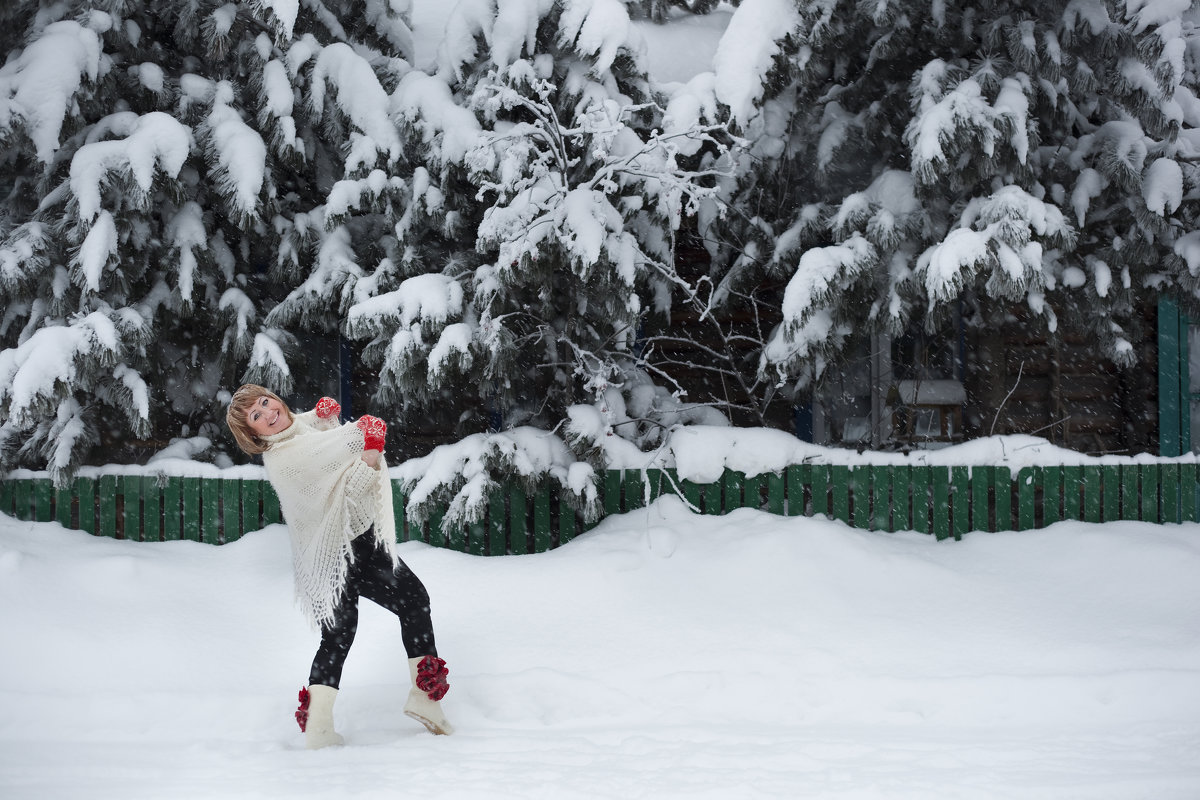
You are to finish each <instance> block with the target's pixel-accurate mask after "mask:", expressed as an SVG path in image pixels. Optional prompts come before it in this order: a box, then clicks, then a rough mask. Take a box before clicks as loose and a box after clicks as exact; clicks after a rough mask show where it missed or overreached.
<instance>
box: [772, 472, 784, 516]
mask: <svg viewBox="0 0 1200 800" xmlns="http://www.w3.org/2000/svg"><path fill="white" fill-rule="evenodd" d="M785 509H787V483H786V482H785V481H784V476H783V473H779V472H772V473H771V474H769V475H767V511H769V512H770V513H772V514H776V515H778V516H781V517H782V516H783V515H784V512H785Z"/></svg>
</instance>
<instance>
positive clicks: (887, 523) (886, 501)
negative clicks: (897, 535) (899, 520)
mask: <svg viewBox="0 0 1200 800" xmlns="http://www.w3.org/2000/svg"><path fill="white" fill-rule="evenodd" d="M869 469H870V470H871V508H872V510H873V511H874V514H873V515H872V517H871V529H872V530H877V531H890V530H892V513H891V512H892V468H891V467H884V466H873V467H870V468H869Z"/></svg>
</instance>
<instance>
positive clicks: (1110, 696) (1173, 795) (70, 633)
mask: <svg viewBox="0 0 1200 800" xmlns="http://www.w3.org/2000/svg"><path fill="white" fill-rule="evenodd" d="M402 554H403V556H404V558H405V559H406V560H407V561H408V562H409V563H410V565H411V566H413V568H414V569H415V570H416V571H417V573H418V574H419V575H421V576H422V578H423V579H424V580H425V582H426V584H427V585H428V586H429V588H430V590H431V593H432V595H433V598H434V618H435V622H436V624H437V628H438V636H439V649H440V650H441V653H442V655H443V656H444V657H445V658H446V659H447V661H448V662H449V665H450V669H451V675H450V677H451V687H452V688H451V693H450V694H449V696H448V697H447V699H446V701H445V702H446V706H447V711H448V714H449V715H450V717H451V719H452V721H453V722H454V723H455V725H456V726H457V728H458V733H457V734H456V735H454V736H452V737H447V738H442V737H437V738H435V737H432V736H429V735H428V734H427V733H425V732H424V729H423V728H420V727H419V726H418V725H416V724H415V723H413V722H412V721H411V720H409V719H407V718H406V717H404V716H402V715H401V713H400V708H401V706H402V704H403V700H404V695H405V692H406V689H407V687H406V685H405V683H406V679H407V678H406V675H405V665H404V653H403V651H402V648H401V646H400V642H399V637H398V635H397V632H396V629H395V627H394V626H395V622H394V620H392V619H389V618H388V617H387V615H386V614H385V613H383V612H382V611H381V610H380V609H378V608H377V607H375V606H373V605H371V604H369V603H364V604H363V618H362V624H361V626H360V633H359V641H358V644H357V645H356V648H355V650H354V651H353V652H352V654H351V657H350V661H349V662H348V664H347V669H346V674H345V676H344V684H343V691H342V693H341V697H340V698H339V701H338V706H337V709H336V712H337V718H338V725H339V728H340V730H341V731H342V732H343V733H344V734H345V735H346V738H347V743H348V744H347V746H346V747H344V748H334V749H329V750H324V751H319V752H308V751H305V750H303V749H302V746H303V739H302V737H301V735H300V734H299V732H298V731H297V729H296V726H295V723H294V722H293V721H292V719H291V713H292V711H293V710H294V707H295V700H294V698H295V693H296V690H297V689H298V687H299V686H300V685H301V684H302V683H303V682H304V680H305V677H306V675H307V668H308V660H309V659H310V658H311V654H312V650H313V649H314V647H315V635H314V634H313V633H312V632H310V631H309V630H308V629H307V628H306V625H305V623H304V622H303V620H302V618H301V615H300V613H299V611H297V610H296V609H295V608H293V607H292V604H291V592H292V588H291V577H290V557H289V554H288V544H287V537H286V533H285V531H284V529H283V528H282V527H280V526H274V527H272V528H269V529H267V530H265V531H262V532H259V533H254V534H251V535H249V536H247V537H246V538H245V539H243V540H241V541H239V542H237V543H235V544H231V545H227V546H225V547H221V548H216V547H211V546H205V545H200V544H196V543H193V542H170V543H163V544H133V543H126V542H121V541H112V540H105V539H96V538H92V537H90V536H88V535H86V534H83V533H78V532H71V531H65V530H63V529H61V528H59V527H57V526H55V525H52V524H37V523H20V522H16V521H13V520H11V519H10V518H8V517H0V604H2V606H3V608H4V609H5V613H4V614H3V616H2V617H0V641H3V642H4V658H3V659H0V708H3V709H4V711H3V713H2V714H0V797H2V798H5V800H45V799H48V798H54V799H55V800H70V799H71V798H89V800H108V798H121V800H133V799H134V798H173V799H177V798H222V799H226V798H324V797H353V798H389V797H402V796H403V797H408V796H413V797H418V796H436V797H441V798H555V799H558V798H639V797H644V798H708V797H713V798H723V799H727V798H758V797H804V798H922V800H926V799H928V798H981V799H982V798H996V799H997V800H999V799H1000V798H1004V799H1005V800H1008V799H1010V798H1022V799H1023V800H1024V799H1026V798H1054V800H1062V798H1113V800H1130V799H1131V798H1155V800H1194V798H1197V797H1200V581H1198V580H1197V579H1196V576H1197V575H1200V526H1197V525H1185V526H1161V527H1160V526H1151V525H1145V524H1140V523H1124V524H1112V525H1105V526H1087V525H1083V524H1079V523H1065V524H1059V525H1056V526H1054V527H1052V528H1050V529H1047V530H1044V531H1038V532H1025V533H1006V534H990V535H989V534H971V535H969V536H968V537H966V538H965V539H964V540H963V541H961V542H952V541H947V542H942V543H938V542H936V541H935V540H934V539H933V538H932V537H927V536H922V535H919V534H909V533H902V534H882V533H868V532H863V531H857V530H852V529H849V528H847V527H845V526H843V525H841V524H840V523H835V522H829V521H826V520H823V519H783V518H778V517H771V516H769V515H766V514H762V513H759V512H756V511H748V510H746V511H740V512H736V513H734V514H731V515H729V516H727V517H720V518H714V517H695V516H693V515H691V514H690V513H689V512H687V511H686V510H685V509H683V508H682V507H681V506H680V505H679V504H678V501H677V500H675V499H674V498H664V499H662V500H660V501H658V502H657V503H656V504H655V505H654V506H653V507H652V508H650V509H648V510H643V511H640V512H636V513H631V514H627V515H622V516H618V517H613V518H610V519H608V520H606V521H605V522H604V523H602V524H601V525H600V526H599V527H598V528H597V529H596V530H594V531H593V532H591V533H590V534H588V535H586V536H584V537H582V538H581V539H579V540H578V541H576V542H574V543H572V544H570V545H568V546H566V547H564V548H562V549H559V550H556V551H553V552H550V553H545V554H542V555H536V556H519V557H507V558H500V559H485V558H477V557H471V556H467V555H464V554H459V553H453V552H449V551H444V550H437V549H434V548H430V547H427V546H425V545H421V544H418V543H408V544H405V545H402Z"/></svg>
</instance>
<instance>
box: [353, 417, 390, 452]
mask: <svg viewBox="0 0 1200 800" xmlns="http://www.w3.org/2000/svg"><path fill="white" fill-rule="evenodd" d="M354 424H355V425H357V426H358V428H359V430H361V431H362V432H363V449H364V450H378V451H380V452H383V445H384V442H385V441H386V440H387V423H386V422H384V421H383V420H381V419H380V418H379V417H372V416H371V415H370V414H363V415H362V416H361V417H359V418H358V422H355V423H354Z"/></svg>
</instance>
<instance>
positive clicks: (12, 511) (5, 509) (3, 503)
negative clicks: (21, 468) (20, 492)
mask: <svg viewBox="0 0 1200 800" xmlns="http://www.w3.org/2000/svg"><path fill="white" fill-rule="evenodd" d="M17 483H18V482H17V481H8V480H3V481H0V514H8V515H9V516H10V517H15V516H17V513H16V508H15V507H14V505H13V493H14V492H15V491H16V489H17Z"/></svg>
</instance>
